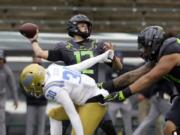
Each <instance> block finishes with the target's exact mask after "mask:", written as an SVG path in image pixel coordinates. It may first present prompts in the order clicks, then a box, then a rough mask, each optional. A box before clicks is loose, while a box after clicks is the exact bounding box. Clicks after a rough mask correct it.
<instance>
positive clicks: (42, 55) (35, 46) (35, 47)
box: [29, 30, 49, 59]
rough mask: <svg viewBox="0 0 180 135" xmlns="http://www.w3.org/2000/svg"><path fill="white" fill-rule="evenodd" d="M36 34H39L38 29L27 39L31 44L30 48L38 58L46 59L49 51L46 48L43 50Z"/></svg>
mask: <svg viewBox="0 0 180 135" xmlns="http://www.w3.org/2000/svg"><path fill="white" fill-rule="evenodd" d="M38 35H39V30H37V33H36V35H35V36H34V37H33V38H30V39H29V41H30V43H31V45H32V49H33V51H34V53H35V55H36V56H37V57H39V58H43V59H47V58H48V55H49V52H48V51H47V50H43V49H42V48H41V47H40V46H39V43H38Z"/></svg>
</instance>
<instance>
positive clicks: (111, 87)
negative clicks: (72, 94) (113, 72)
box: [98, 62, 154, 93]
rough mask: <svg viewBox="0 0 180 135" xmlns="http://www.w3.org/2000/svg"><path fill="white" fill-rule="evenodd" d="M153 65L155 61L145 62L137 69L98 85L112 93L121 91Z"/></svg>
mask: <svg viewBox="0 0 180 135" xmlns="http://www.w3.org/2000/svg"><path fill="white" fill-rule="evenodd" d="M153 66H154V64H153V63H150V62H148V63H145V64H144V65H142V66H141V67H139V68H137V69H135V70H132V71H129V72H126V73H124V74H122V75H120V76H119V77H117V78H115V79H113V80H109V81H106V82H103V83H100V84H98V86H99V87H100V88H103V89H106V90H108V91H109V92H110V93H111V92H115V91H119V90H120V89H122V88H124V87H126V86H128V85H130V84H131V83H133V82H134V81H136V80H137V79H138V78H139V77H141V76H142V75H144V74H145V73H147V72H148V71H150V70H151V69H152V67H153Z"/></svg>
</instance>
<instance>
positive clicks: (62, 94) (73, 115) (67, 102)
mask: <svg viewBox="0 0 180 135" xmlns="http://www.w3.org/2000/svg"><path fill="white" fill-rule="evenodd" d="M56 102H57V103H59V104H61V105H62V106H63V107H64V110H65V112H66V113H67V115H68V117H69V119H70V121H71V124H72V126H73V128H74V129H75V132H76V134H77V135H84V134H83V127H82V124H81V120H80V117H79V115H78V113H77V111H76V109H75V106H74V104H73V102H72V100H71V98H70V97H69V94H68V93H67V92H66V91H65V90H62V89H61V90H59V92H58V93H57V96H56Z"/></svg>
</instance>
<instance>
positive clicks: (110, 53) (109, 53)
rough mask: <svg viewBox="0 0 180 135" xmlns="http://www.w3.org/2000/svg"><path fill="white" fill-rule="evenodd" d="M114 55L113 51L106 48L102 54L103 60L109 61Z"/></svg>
mask: <svg viewBox="0 0 180 135" xmlns="http://www.w3.org/2000/svg"><path fill="white" fill-rule="evenodd" d="M113 57H114V51H113V50H108V51H106V52H105V53H104V54H103V59H102V61H103V62H107V63H111V62H112V60H113Z"/></svg>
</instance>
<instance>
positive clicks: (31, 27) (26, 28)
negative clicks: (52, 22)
mask: <svg viewBox="0 0 180 135" xmlns="http://www.w3.org/2000/svg"><path fill="white" fill-rule="evenodd" d="M38 29H39V28H38V26H37V25H36V24H33V23H24V24H22V25H21V26H20V27H19V32H20V33H21V34H22V35H23V36H25V37H27V38H33V37H34V36H35V35H36V32H37V30H38Z"/></svg>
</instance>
